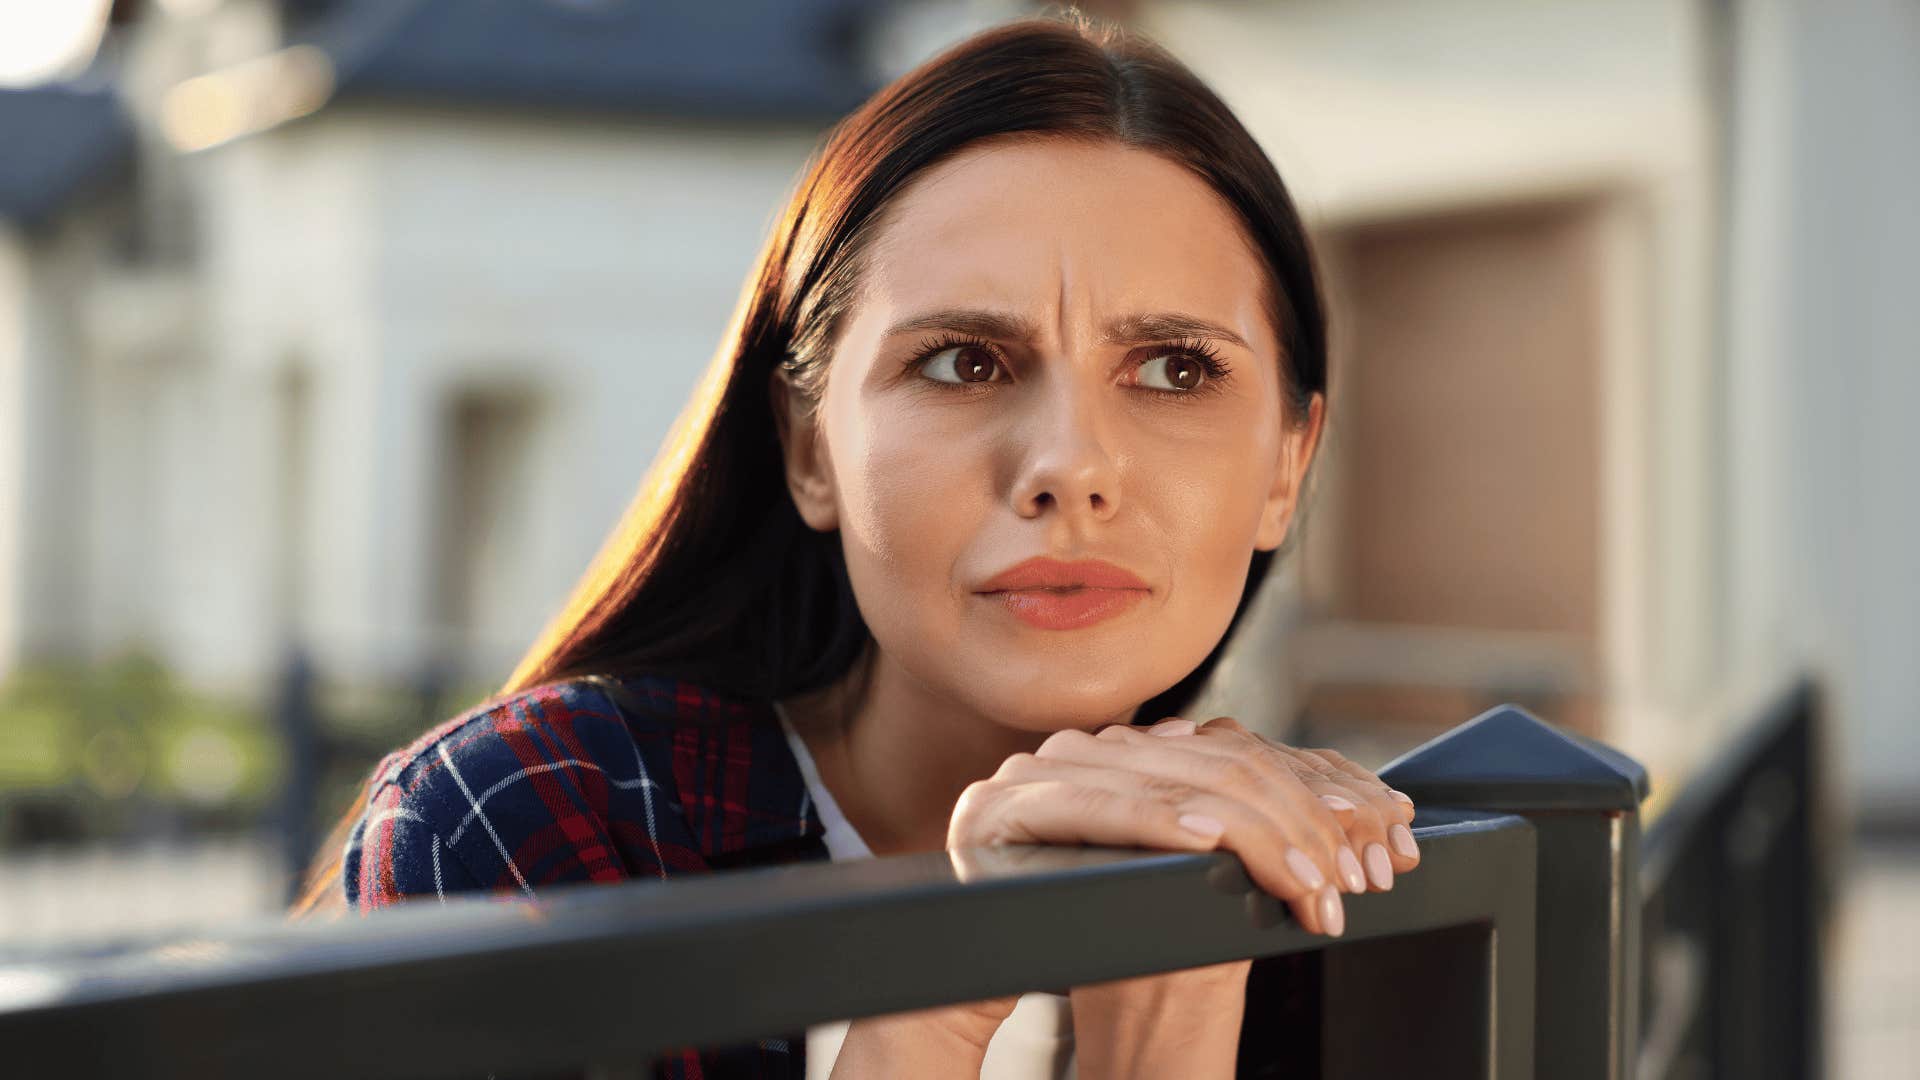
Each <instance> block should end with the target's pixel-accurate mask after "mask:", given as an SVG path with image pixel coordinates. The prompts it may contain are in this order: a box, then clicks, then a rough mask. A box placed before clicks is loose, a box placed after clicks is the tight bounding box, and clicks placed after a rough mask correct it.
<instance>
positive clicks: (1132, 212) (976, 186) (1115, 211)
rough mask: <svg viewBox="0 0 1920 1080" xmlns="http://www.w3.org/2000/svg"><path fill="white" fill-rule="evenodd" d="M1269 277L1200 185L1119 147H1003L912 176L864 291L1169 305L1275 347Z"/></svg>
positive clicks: (1016, 142)
mask: <svg viewBox="0 0 1920 1080" xmlns="http://www.w3.org/2000/svg"><path fill="white" fill-rule="evenodd" d="M1264 280H1265V270H1264V268H1263V266H1262V264H1261V262H1260V259H1259V257H1258V256H1257V255H1256V254H1255V253H1254V251H1253V249H1252V246H1251V244H1250V241H1249V240H1248V238H1247V234H1246V232H1245V230H1244V229H1243V228H1242V226H1241V224H1240V221H1239V219H1238V218H1237V216H1236V215H1235V214H1234V212H1233V210H1232V208H1231V207H1230V206H1229V205H1228V204H1227V202H1226V201H1225V200H1224V199H1223V198H1221V197H1220V195H1219V194H1218V193H1217V192H1215V191H1214V190H1213V189H1212V188H1211V187H1209V186H1208V185H1207V183H1206V182H1205V181H1204V180H1202V179H1201V178H1200V177H1199V176H1197V175H1195V174H1194V173H1193V172H1191V171H1190V170H1188V169H1187V168H1186V167H1185V166H1183V165H1181V164H1179V163H1178V162H1175V161H1172V160H1170V159H1168V158H1165V157H1161V156H1160V155H1158V154H1154V153H1151V152H1149V151H1146V150H1141V149H1138V148H1135V147H1128V146H1123V145H1120V144H1118V143H1086V142H1079V141H1073V140H1067V139H1057V138H1055V139H1002V140H990V141H987V142H984V143H980V144H976V145H974V146H971V147H968V148H967V149H965V150H963V151H961V152H960V153H958V154H956V155H955V156H954V157H952V158H950V159H948V160H946V161H943V162H941V163H940V164H938V165H935V166H933V167H931V168H929V169H927V170H925V171H924V172H922V173H921V174H920V175H919V176H916V177H915V178H914V179H913V180H912V181H911V182H910V183H909V184H908V185H907V186H906V187H905V188H904V189H903V190H902V191H900V192H899V193H898V194H897V195H896V196H895V197H894V199H893V200H892V201H891V202H890V203H889V205H888V206H887V208H886V210H885V212H884V214H883V217H882V219H881V222H880V226H879V231H878V234H877V237H876V240H875V242H874V248H873V260H872V263H871V264H870V266H869V269H868V274H867V280H866V282H865V286H866V288H865V290H864V291H865V293H866V296H867V299H868V300H869V301H870V302H871V303H872V304H873V305H874V306H876V307H882V308H891V309H894V310H900V309H906V308H913V309H918V308H920V307H923V306H926V305H929V304H933V303H935V302H948V301H954V300H970V301H982V302H988V303H997V304H999V305H1003V306H1006V307H1010V308H1017V309H1019V310H1022V311H1026V312H1029V313H1034V312H1037V311H1041V310H1044V311H1053V309H1054V307H1055V305H1056V303H1059V304H1065V305H1068V306H1069V307H1070V309H1072V310H1079V308H1078V305H1081V304H1090V305H1091V306H1092V307H1093V308H1094V309H1095V311H1094V313H1095V314H1099V315H1105V314H1109V313H1111V312H1112V311H1116V310H1123V309H1136V308H1137V309H1141V310H1146V309H1151V308H1174V309H1178V310H1183V311H1190V312H1192V313H1193V314H1195V315H1199V316H1202V317H1204V318H1208V319H1210V320H1213V321H1217V322H1221V323H1223V324H1225V325H1227V326H1229V327H1231V328H1233V329H1235V330H1237V331H1239V332H1240V334H1241V336H1242V337H1245V338H1246V339H1247V340H1248V341H1249V342H1252V343H1254V344H1255V345H1256V346H1261V347H1263V348H1266V347H1272V341H1273V338H1272V331H1271V328H1270V327H1269V326H1268V325H1267V321H1266V318H1265V313H1264V311H1263V309H1262V307H1261V296H1262V287H1263V283H1264Z"/></svg>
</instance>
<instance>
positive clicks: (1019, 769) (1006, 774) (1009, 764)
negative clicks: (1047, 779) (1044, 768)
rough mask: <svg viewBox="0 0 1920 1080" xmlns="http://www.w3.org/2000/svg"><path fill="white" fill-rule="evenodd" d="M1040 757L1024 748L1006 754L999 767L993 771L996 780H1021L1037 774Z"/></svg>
mask: <svg viewBox="0 0 1920 1080" xmlns="http://www.w3.org/2000/svg"><path fill="white" fill-rule="evenodd" d="M1039 764H1040V759H1039V758H1038V757H1037V756H1035V755H1033V754H1031V753H1028V752H1027V751H1025V750H1022V751H1020V752H1019V753H1017V754H1008V755H1007V758H1006V760H1005V761H1002V762H1001V763H1000V768H999V769H998V770H996V771H995V772H994V774H993V775H994V778H995V779H998V780H1021V779H1026V778H1029V777H1032V776H1035V775H1037V773H1038V766H1039Z"/></svg>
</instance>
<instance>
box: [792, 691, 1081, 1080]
mask: <svg viewBox="0 0 1920 1080" xmlns="http://www.w3.org/2000/svg"><path fill="white" fill-rule="evenodd" d="M773 711H774V713H775V714H776V715H778V716H779V717H780V727H781V729H782V730H783V731H785V732H786V735H787V745H789V746H791V747H792V748H793V758H794V760H795V761H796V762H798V763H799V765H800V777H801V779H803V780H805V781H806V783H807V791H808V792H809V793H810V794H811V795H812V797H813V801H814V805H816V806H817V807H819V810H820V823H821V824H822V825H824V826H826V836H825V837H823V839H824V840H825V841H826V845H827V857H828V858H829V859H831V860H833V861H834V862H844V861H846V860H848V859H871V858H873V849H871V848H869V847H867V842H866V841H865V840H862V839H860V834H859V833H857V832H854V831H853V826H852V825H851V824H849V823H848V821H847V816H846V815H845V814H843V813H841V812H840V805H839V804H838V803H836V802H834V801H833V793H832V792H830V791H828V790H827V786H826V785H825V784H822V783H821V782H820V770H819V769H818V768H817V767H816V766H815V765H814V763H813V754H812V753H810V752H809V751H808V750H807V744H806V743H805V742H803V741H801V738H800V734H799V732H796V731H795V730H794V729H793V724H792V722H791V721H789V720H788V719H787V711H786V710H785V709H783V708H781V707H780V703H779V702H774V705H773ZM848 1023H850V1021H846V1020H835V1021H831V1022H829V1023H825V1024H816V1025H814V1026H812V1027H810V1028H808V1029H807V1080H827V1077H828V1075H829V1074H830V1073H832V1072H833V1062H834V1059H835V1058H837V1057H839V1056H840V1044H841V1043H842V1042H844V1041H845V1040H846V1037H847V1025H848ZM1074 1073H1075V1070H1074V1057H1073V1010H1072V1006H1071V1005H1070V1004H1069V999H1068V997H1067V995H1065V994H1049V993H1046V992H1044V991H1035V992H1033V993H1028V994H1022V995H1020V1000H1019V1001H1018V1002H1017V1003H1016V1004H1015V1005H1014V1007H1013V1012H1012V1013H1011V1014H1009V1015H1008V1016H1007V1019H1006V1020H1005V1021H1004V1022H1003V1023H1001V1025H1000V1028H999V1030H997V1031H995V1032H994V1033H993V1038H992V1040H990V1041H989V1042H988V1043H987V1056H986V1059H985V1060H984V1061H983V1062H981V1065H980V1080H1074Z"/></svg>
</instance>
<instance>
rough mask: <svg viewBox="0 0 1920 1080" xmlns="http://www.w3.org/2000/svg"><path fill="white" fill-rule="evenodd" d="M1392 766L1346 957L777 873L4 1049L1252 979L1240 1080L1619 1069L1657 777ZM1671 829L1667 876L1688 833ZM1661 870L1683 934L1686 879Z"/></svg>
mask: <svg viewBox="0 0 1920 1080" xmlns="http://www.w3.org/2000/svg"><path fill="white" fill-rule="evenodd" d="M1771 745H1772V744H1769V746H1771ZM1766 760H1767V761H1772V759H1771V758H1768V759H1766ZM1728 769H1730V770H1731V775H1736V776H1748V775H1749V774H1750V773H1751V772H1752V770H1751V769H1749V768H1747V767H1746V765H1744V764H1742V763H1739V762H1734V763H1730V764H1729V765H1728ZM1382 775H1383V776H1385V777H1386V778H1387V779H1389V780H1390V781H1391V782H1392V783H1393V784H1394V785H1395V786H1396V787H1398V788H1400V789H1401V790H1403V791H1406V792H1408V793H1409V794H1411V795H1412V796H1413V797H1414V798H1415V799H1416V800H1417V801H1419V803H1420V812H1419V817H1418V819H1417V820H1416V822H1415V830H1414V831H1415V836H1416V838H1417V839H1418V841H1419V843H1420V846H1421V853H1422V859H1421V865H1420V868H1419V870H1418V871H1417V872H1414V873H1410V874H1406V875H1402V876H1401V877H1399V878H1398V879H1397V880H1396V882H1395V887H1394V889H1393V890H1392V891H1391V892H1387V893H1376V894H1368V895H1363V896H1355V897H1348V898H1346V903H1347V908H1348V915H1347V933H1346V935H1345V936H1344V937H1343V938H1341V939H1338V940H1337V941H1331V942H1330V941H1329V939H1327V938H1324V937H1319V936H1315V935H1310V934H1308V933H1306V932H1304V931H1303V930H1301V929H1300V928H1299V926H1297V925H1296V924H1295V923H1294V922H1293V921H1292V920H1291V918H1290V916H1289V914H1288V913H1287V912H1286V910H1285V908H1284V907H1283V906H1282V905H1281V904H1279V903H1278V902H1276V901H1274V900H1273V899H1272V898H1270V897H1268V896H1266V895H1265V894H1264V893H1262V892H1259V891H1258V890H1255V889H1254V888H1253V887H1252V885H1251V882H1250V881H1249V879H1248V878H1247V875H1246V874H1245V872H1244V870H1243V868H1242V866H1241V864H1240V862H1239V860H1238V859H1237V858H1236V857H1234V856H1232V855H1230V854H1226V853H1203V854H1186V853H1165V852H1148V851H1139V850H1117V849H1100V848H1069V847H1059V846H1026V847H1003V848H987V849H978V850H973V851H965V852H951V853H935V854H926V855H913V856H894V857H887V858H880V859H875V860H870V861H864V862H855V863H834V864H822V863H815V864H806V865H786V866H779V867H769V868H761V869H753V870H738V871H728V872H723V873H715V874H711V875H706V876H703V877H700V878H696V879H690V880H689V879H682V880H678V881H674V882H672V883H661V882H636V883H630V884H619V885H591V886H577V887H573V888H566V889H556V890H552V891H548V892H543V893H542V894H541V898H540V899H539V900H538V901H520V900H515V901H511V902H503V901H501V900H500V899H498V898H495V897H491V896H467V897H464V898H459V899H454V898H449V900H448V902H447V903H446V904H445V905H444V906H440V905H435V904H432V903H431V902H426V903H414V904H403V905H400V906H399V907H397V908H394V909H391V910H388V911H383V912H381V913H379V914H378V915H377V916H375V917H371V918H366V919H352V918H350V919H347V920H345V921H343V922H341V923H335V924H326V925H316V926H300V925H292V926H289V925H286V924H282V923H272V924H266V923H262V924H258V925H253V926H246V927H236V928H234V929H232V930H230V931H228V932H225V933H221V934H218V935H211V936H201V937H194V938H185V939H177V940H173V941H168V942H165V943H159V944H154V945H151V946H142V947H118V948H113V949H105V950H96V951H94V952H92V953H85V952H73V951H66V952H62V953H59V954H49V955H48V956H46V957H45V958H43V959H40V960H36V961H33V962H19V963H13V964H10V965H8V966H0V1055H4V1060H5V1061H6V1062H7V1063H8V1068H9V1070H13V1069H20V1070H22V1071H21V1072H20V1073H19V1074H20V1075H25V1076H37V1075H41V1074H42V1073H44V1074H47V1075H60V1076H73V1077H82V1076H115V1077H120V1076H144V1077H189V1076H191V1077H196V1078H205V1077H242V1076H244V1077H254V1076H261V1075H273V1076H279V1077H306V1076H313V1077H322V1076H325V1077H338V1076H355V1077H430V1076H452V1075H466V1076H473V1075H484V1074H486V1073H489V1072H490V1073H492V1074H493V1075H494V1076H495V1077H498V1078H500V1080H506V1078H508V1077H514V1076H530V1075H554V1074H555V1070H567V1069H571V1070H574V1071H573V1072H572V1073H569V1074H568V1075H579V1070H580V1069H581V1067H583V1066H585V1067H586V1068H587V1075H589V1076H597V1077H603V1078H604V1077H615V1076H639V1075H644V1074H645V1067H644V1065H643V1064H641V1063H647V1062H650V1061H651V1060H653V1058H654V1057H655V1055H657V1054H659V1053H661V1052H662V1051H666V1050H670V1049H674V1048H679V1047H684V1046H712V1045H722V1044H727V1043H733V1042H744V1041H748V1040H752V1039H756V1038H765V1037H769V1036H770V1035H771V1033H776V1032H797V1031H799V1030H801V1029H802V1028H803V1027H804V1026H806V1025H809V1024H815V1023H822V1022H826V1021H831V1020H838V1019H844V1018H848V1017H859V1016H866V1015H873V1014H877V1013H882V1012H893V1011H897V1010H903V1009H914V1008H924V1007H928V1006H933V1005H940V1004H946V1003H951V1002H958V1001H972V1000H977V999H980V998H984V997H991V996H998V995H1003V994H1010V993H1015V992H1022V991H1027V990H1034V989H1041V988H1048V987H1064V986H1071V985H1077V984H1082V983H1087V982H1097V981H1102V980H1107V979H1114V978H1121V977H1125V976H1130V975H1138V974H1146V973H1151V972H1157V971H1167V970H1174V969H1179V968H1186V967H1193V966H1197V965H1203V964H1211V963H1218V962H1222V961H1226V960H1232V959H1238V958H1246V957H1252V958H1255V963H1254V965H1253V969H1252V973H1251V974H1250V976H1249V980H1248V991H1247V994H1248V1000H1247V1009H1246V1013H1245V1020H1244V1023H1243V1025H1242V1035H1241V1045H1240V1062H1239V1069H1238V1072H1239V1075H1240V1076H1243V1077H1258V1076H1268V1075H1286V1076H1302V1075H1308V1076H1316V1075H1317V1076H1323V1077H1337V1078H1346V1077H1360V1076H1378V1075H1387V1074H1388V1072H1389V1070H1408V1071H1410V1072H1411V1073H1413V1074H1416V1075H1420V1076H1422V1077H1455V1076H1458V1077H1503V1078H1505V1077H1525V1076H1535V1075H1537V1076H1543V1077H1554V1078H1556V1080H1558V1078H1579V1077H1607V1078H1620V1077H1624V1076H1626V1075H1628V1070H1629V1069H1631V1068H1632V1067H1633V1061H1634V1059H1635V1057H1636V1055H1638V1054H1639V1053H1640V1052H1641V1043H1640V1040H1639V1037H1638V1034H1637V1030H1636V1029H1637V1026H1638V1024H1639V1021H1640V999H1641V982H1640V977H1639V963H1640V957H1641V951H1640V945H1639V937H1638V929H1639V926H1640V923H1641V911H1642V900H1641V892H1640V884H1639V882H1640V877H1639V874H1640V868H1641V859H1640V854H1639V851H1638V840H1639V819H1638V807H1639V804H1640V801H1641V799H1642V797H1643V796H1644V795H1645V793H1646V780H1645V774H1644V772H1643V771H1642V770H1641V769H1640V768H1639V767H1638V766H1637V765H1636V764H1634V763H1633V762H1631V761H1629V760H1628V759H1626V758H1624V757H1622V756H1621V755H1619V754H1617V753H1616V752H1614V751H1612V750H1610V749H1608V748H1606V747H1604V746H1601V745H1598V744H1595V743H1592V742H1589V741H1586V740H1582V739H1579V738H1577V737H1574V736H1569V735H1566V734H1563V733H1561V732H1559V731H1557V730H1555V729H1553V728H1551V727H1548V726H1547V725H1545V724H1542V723H1540V722H1539V721H1537V720H1535V719H1533V718H1532V717H1530V716H1528V715H1526V714H1525V713H1524V712H1521V711H1520V710H1517V709H1512V708H1502V709H1496V710H1493V711H1491V712H1489V713H1487V714H1484V715H1482V716H1481V717H1478V718H1476V719H1475V720H1473V721H1471V722H1469V723H1467V724H1464V725H1462V726H1461V727H1459V728H1456V729H1455V730H1453V731H1452V732H1449V733H1448V734H1446V735H1444V736H1442V737H1441V738H1439V739H1436V740H1434V741H1433V742H1431V743H1428V744H1427V745H1425V746H1423V747H1421V748H1419V749H1417V750H1415V751H1413V752H1411V753H1409V754H1408V755H1406V756H1404V757H1403V758H1401V759H1400V760H1398V761H1396V762H1394V763H1393V764H1392V765H1390V766H1388V767H1387V768H1386V769H1384V770H1382ZM1768 775H1771V774H1768ZM1756 782H1764V781H1756ZM1742 790H1746V789H1745V788H1743V789H1742ZM1715 805H1717V803H1716V804H1715ZM1677 810H1678V807H1676V811H1677ZM1667 820H1670V821H1672V822H1674V824H1673V825H1672V826H1671V828H1672V829H1674V830H1676V831H1674V832H1672V833H1669V832H1668V831H1666V830H1667V828H1668V826H1667V825H1666V824H1665V822H1664V821H1663V825H1662V829H1661V830H1660V831H1658V832H1656V834H1655V835H1654V836H1653V837H1651V838H1649V842H1648V851H1649V852H1650V853H1658V852H1665V851H1667V850H1669V848H1668V847H1667V845H1668V844H1669V843H1672V842H1674V841H1670V840H1668V839H1667V838H1668V837H1669V835H1671V836H1674V837H1681V836H1683V835H1693V834H1692V833H1691V832H1690V831H1687V830H1686V827H1685V825H1684V824H1683V823H1682V819H1681V818H1677V817H1675V818H1670V819H1667ZM1781 857H1782V858H1785V859H1791V858H1797V857H1798V854H1797V853H1795V852H1791V851H1789V852H1785V853H1784V854H1783V855H1782V856H1781ZM1648 876H1649V880H1655V881H1658V882H1662V883H1665V885H1664V887H1663V888H1656V889H1655V890H1654V891H1653V894H1654V896H1655V897H1656V899H1655V901H1654V903H1655V904H1660V903H1668V904H1669V906H1668V907H1663V908H1661V909H1660V910H1661V911H1662V912H1663V914H1665V915H1672V914H1673V913H1675V912H1677V911H1678V910H1679V907H1678V905H1677V904H1671V903H1670V902H1671V901H1672V899H1673V898H1675V897H1678V896H1679V895H1680V894H1679V892H1678V891H1677V883H1678V882H1679V881H1680V878H1678V877H1675V876H1673V875H1672V872H1671V871H1670V870H1668V869H1666V868H1665V864H1661V865H1660V866H1659V867H1655V868H1651V869H1649V871H1648ZM1144 912H1152V913H1153V915H1154V919H1153V921H1152V923H1151V926H1152V927H1154V928H1155V929H1154V930H1153V931H1152V932H1144V931H1143V927H1145V926H1146V925H1148V924H1147V923H1145V922H1144V921H1143V919H1142V913H1144ZM1662 925H1667V924H1665V923H1663V924H1662ZM1676 925H1677V924H1676ZM1742 989H1743V988H1742V987H1739V986H1738V985H1734V986H1729V987H1727V988H1726V992H1727V993H1728V994H1732V995H1735V996H1737V995H1738V993H1739V992H1740V991H1741V990H1742ZM1714 1000H1715V1001H1716V1002H1719V1001H1721V1000H1722V999H1720V998H1715V999H1714ZM1728 1000H1731V999H1728ZM1722 1075H1732V1074H1730V1073H1722ZM1740 1075H1750V1074H1744V1073H1743V1074H1740ZM1752 1075H1757V1074H1752Z"/></svg>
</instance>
